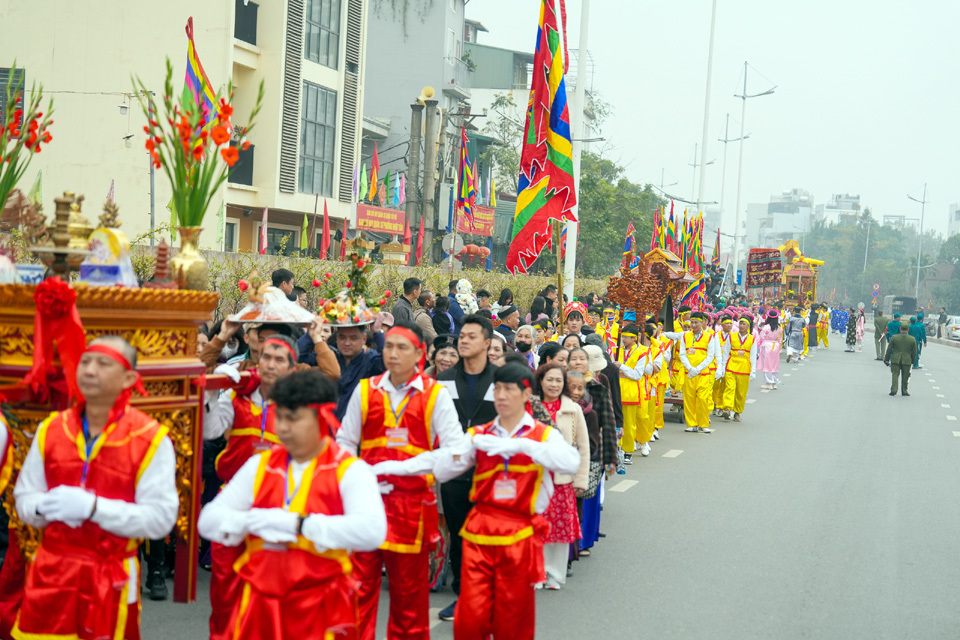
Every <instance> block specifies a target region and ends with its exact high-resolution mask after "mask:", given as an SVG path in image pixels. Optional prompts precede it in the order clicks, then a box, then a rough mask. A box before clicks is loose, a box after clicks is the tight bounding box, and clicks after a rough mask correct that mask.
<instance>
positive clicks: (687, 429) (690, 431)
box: [684, 427, 697, 433]
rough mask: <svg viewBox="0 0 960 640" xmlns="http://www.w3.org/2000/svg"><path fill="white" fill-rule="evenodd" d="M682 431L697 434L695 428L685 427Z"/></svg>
mask: <svg viewBox="0 0 960 640" xmlns="http://www.w3.org/2000/svg"><path fill="white" fill-rule="evenodd" d="M684 431H686V432H687V433H696V432H697V428H696V427H687V428H686V429H684Z"/></svg>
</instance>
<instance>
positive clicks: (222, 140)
mask: <svg viewBox="0 0 960 640" xmlns="http://www.w3.org/2000/svg"><path fill="white" fill-rule="evenodd" d="M210 137H211V138H212V139H213V143H214V144H215V145H217V146H218V147H219V146H220V145H222V144H226V142H227V141H228V140H230V134H229V133H228V132H227V128H226V127H224V126H216V127H214V128H213V131H211V132H210Z"/></svg>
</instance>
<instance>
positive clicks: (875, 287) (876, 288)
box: [873, 282, 880, 291]
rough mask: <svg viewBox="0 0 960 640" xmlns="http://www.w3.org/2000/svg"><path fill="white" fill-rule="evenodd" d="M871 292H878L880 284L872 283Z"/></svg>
mask: <svg viewBox="0 0 960 640" xmlns="http://www.w3.org/2000/svg"><path fill="white" fill-rule="evenodd" d="M873 290H874V291H880V284H879V283H877V282H874V283H873Z"/></svg>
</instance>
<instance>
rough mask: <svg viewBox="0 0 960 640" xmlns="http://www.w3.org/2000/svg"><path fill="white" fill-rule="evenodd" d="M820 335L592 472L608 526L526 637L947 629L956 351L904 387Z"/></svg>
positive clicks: (954, 618) (149, 632) (157, 622)
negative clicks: (794, 356)
mask: <svg viewBox="0 0 960 640" xmlns="http://www.w3.org/2000/svg"><path fill="white" fill-rule="evenodd" d="M832 338H834V339H835V340H836V345H838V346H834V348H832V349H830V350H829V351H825V352H818V353H817V354H816V355H815V356H814V357H813V358H811V359H810V360H808V361H807V362H805V363H801V364H799V365H786V364H784V365H782V369H781V375H782V376H783V377H782V379H783V381H784V385H783V386H782V387H781V388H780V389H779V390H777V391H770V392H761V391H760V389H759V388H755V389H754V390H753V391H752V392H751V397H750V399H751V400H753V402H751V403H750V404H749V405H748V407H747V411H746V413H745V416H744V422H743V423H741V424H735V423H732V422H725V421H723V420H722V419H720V420H719V421H717V420H715V423H714V426H716V427H717V431H716V432H715V433H713V434H710V435H699V434H687V433H683V432H682V428H681V427H680V425H678V424H676V423H671V422H669V421H668V423H667V424H668V427H667V429H666V433H664V437H663V439H662V440H661V441H660V442H659V443H658V444H657V445H656V446H655V447H654V451H653V455H652V456H651V457H649V458H645V459H640V458H639V456H638V457H637V459H636V460H637V462H636V463H635V464H634V465H633V466H632V467H628V473H627V475H626V476H618V477H617V478H616V479H614V480H613V481H612V482H611V483H610V485H608V492H607V498H606V503H605V508H604V512H603V513H604V515H603V521H602V529H603V531H605V532H606V533H607V535H608V537H607V538H606V539H605V540H603V541H601V543H600V544H599V545H598V547H597V548H596V549H595V550H594V554H593V556H592V557H590V558H586V559H584V560H582V561H581V562H579V563H577V565H576V567H575V576H574V577H573V578H571V579H570V580H569V581H568V583H567V585H566V586H565V587H564V589H563V590H561V591H559V592H540V593H539V594H538V596H537V619H538V630H539V632H540V633H539V635H540V637H544V638H546V637H549V638H553V639H556V640H565V639H567V638H570V639H580V638H597V637H604V636H606V637H613V638H617V637H645V638H654V639H664V640H666V639H672V638H678V639H679V638H683V639H691V638H703V639H711V640H715V639H727V638H729V639H738V640H742V639H749V638H758V639H759V638H763V639H770V638H788V639H794V638H817V639H820V638H824V639H828V638H829V639H832V638H836V639H843V640H849V639H859V638H863V639H870V640H873V639H878V638H890V639H894V638H896V639H900V638H913V639H919V638H922V639H928V638H957V637H960V609H958V607H957V606H956V604H955V602H954V598H955V594H957V593H958V592H960V562H958V558H957V551H956V548H957V545H956V544H955V542H954V540H955V538H956V534H957V530H958V528H960V517H958V514H960V486H958V485H960V481H958V477H957V474H956V468H957V461H958V460H960V422H958V421H956V417H960V392H958V388H957V385H956V383H955V373H956V372H957V371H958V370H960V351H958V350H956V349H950V348H947V347H943V346H939V345H931V346H930V347H929V348H928V349H924V354H923V358H922V362H923V364H924V369H923V370H921V371H915V372H914V376H913V379H912V381H911V382H912V384H911V393H912V395H911V397H909V398H902V397H900V396H897V397H895V398H891V397H889V396H888V395H887V394H888V392H889V370H888V369H887V368H886V367H884V366H883V364H882V363H879V362H876V361H874V359H873V356H874V354H873V345H872V344H867V345H866V346H867V349H866V350H865V351H864V352H863V353H857V354H849V353H844V352H843V350H842V344H841V342H842V341H841V340H840V337H839V336H835V337H834V336H832ZM755 386H756V387H759V384H756V383H755ZM954 430H956V432H955V431H954ZM678 452H680V453H678ZM667 453H671V454H672V455H673V456H674V457H664V454H667ZM617 489H621V490H622V491H617ZM203 578H204V579H205V578H206V575H204V576H203ZM201 592H202V594H203V595H202V598H204V599H205V598H206V591H205V586H201ZM450 598H451V596H450V594H449V592H447V593H440V594H433V595H432V597H431V606H432V607H434V608H435V610H436V609H439V608H440V607H443V606H445V605H446V604H448V603H449V602H450ZM435 610H434V611H433V612H432V620H435V617H433V616H435ZM207 613H208V606H207V604H206V602H202V603H200V604H197V605H172V604H168V603H164V604H161V605H156V604H154V603H146V605H145V607H144V613H143V621H144V634H143V635H144V638H145V640H160V639H161V638H169V637H184V638H188V637H189V638H200V637H202V634H203V632H204V628H205V627H204V625H205V621H206V615H207ZM383 614H384V612H383V611H381V615H380V627H381V632H380V634H379V636H378V637H383V629H384V628H385V621H384V615H383ZM432 633H433V638H434V639H448V638H452V636H453V634H452V625H451V624H450V623H441V622H439V621H436V623H435V627H434V628H433V632H432Z"/></svg>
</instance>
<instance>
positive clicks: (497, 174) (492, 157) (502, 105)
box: [480, 93, 523, 193]
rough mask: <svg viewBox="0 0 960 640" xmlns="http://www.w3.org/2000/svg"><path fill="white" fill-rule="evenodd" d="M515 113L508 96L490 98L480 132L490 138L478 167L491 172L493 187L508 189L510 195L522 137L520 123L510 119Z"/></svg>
mask: <svg viewBox="0 0 960 640" xmlns="http://www.w3.org/2000/svg"><path fill="white" fill-rule="evenodd" d="M516 109H517V103H516V101H514V99H513V95H512V94H510V93H497V94H494V99H493V104H492V105H491V106H490V119H489V121H488V122H487V124H486V126H484V127H483V132H484V133H485V134H486V135H488V136H490V137H491V138H493V142H492V143H491V144H490V145H489V146H488V147H487V149H486V151H484V152H483V153H481V154H480V162H481V164H483V165H484V166H487V167H492V168H493V175H494V178H495V179H496V181H497V186H498V187H499V188H505V187H507V186H508V185H509V187H510V190H511V191H512V193H516V192H517V190H518V186H519V185H518V181H519V179H520V152H521V149H522V145H521V140H522V136H523V123H522V122H517V120H516V119H515V118H514V114H515V113H516Z"/></svg>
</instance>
